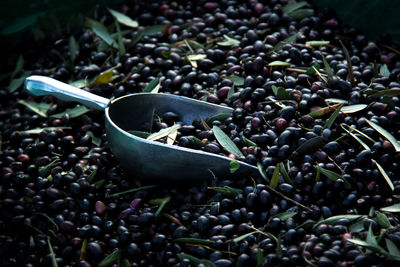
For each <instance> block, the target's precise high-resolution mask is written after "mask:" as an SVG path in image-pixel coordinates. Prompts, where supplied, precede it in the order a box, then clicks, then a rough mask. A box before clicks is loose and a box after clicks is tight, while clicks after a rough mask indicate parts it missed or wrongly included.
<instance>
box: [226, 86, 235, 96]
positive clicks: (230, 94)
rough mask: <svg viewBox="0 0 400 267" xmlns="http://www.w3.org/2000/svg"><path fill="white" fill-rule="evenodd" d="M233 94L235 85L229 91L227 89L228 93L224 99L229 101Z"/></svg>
mask: <svg viewBox="0 0 400 267" xmlns="http://www.w3.org/2000/svg"><path fill="white" fill-rule="evenodd" d="M234 93H235V85H232V86H231V89H229V91H228V95H227V96H226V99H230V98H231V97H232V96H233V94H234Z"/></svg>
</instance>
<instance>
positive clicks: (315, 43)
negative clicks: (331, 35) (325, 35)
mask: <svg viewBox="0 0 400 267" xmlns="http://www.w3.org/2000/svg"><path fill="white" fill-rule="evenodd" d="M329 43H330V42H329V41H307V42H306V45H309V46H323V45H328V44H329Z"/></svg>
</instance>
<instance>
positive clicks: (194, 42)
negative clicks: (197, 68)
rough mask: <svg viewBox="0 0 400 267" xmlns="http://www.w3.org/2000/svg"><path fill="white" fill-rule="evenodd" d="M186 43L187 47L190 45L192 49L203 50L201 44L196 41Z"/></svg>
mask: <svg viewBox="0 0 400 267" xmlns="http://www.w3.org/2000/svg"><path fill="white" fill-rule="evenodd" d="M187 42H188V43H189V45H190V46H191V47H193V48H194V49H205V47H204V45H203V44H201V43H199V42H196V41H194V40H188V41H187Z"/></svg>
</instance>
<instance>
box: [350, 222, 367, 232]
mask: <svg viewBox="0 0 400 267" xmlns="http://www.w3.org/2000/svg"><path fill="white" fill-rule="evenodd" d="M364 229H365V226H364V222H363V221H360V222H355V223H353V224H352V225H350V226H349V232H350V233H359V232H362V231H364Z"/></svg>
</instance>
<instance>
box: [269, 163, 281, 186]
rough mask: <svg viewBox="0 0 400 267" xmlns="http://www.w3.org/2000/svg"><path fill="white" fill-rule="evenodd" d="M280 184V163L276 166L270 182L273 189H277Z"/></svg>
mask: <svg viewBox="0 0 400 267" xmlns="http://www.w3.org/2000/svg"><path fill="white" fill-rule="evenodd" d="M278 184H279V163H278V164H276V166H275V169H274V172H273V173H272V178H271V181H270V182H269V186H270V187H272V188H273V189H276V188H277V187H278Z"/></svg>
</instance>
